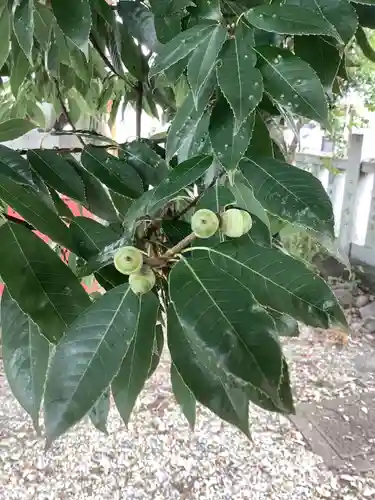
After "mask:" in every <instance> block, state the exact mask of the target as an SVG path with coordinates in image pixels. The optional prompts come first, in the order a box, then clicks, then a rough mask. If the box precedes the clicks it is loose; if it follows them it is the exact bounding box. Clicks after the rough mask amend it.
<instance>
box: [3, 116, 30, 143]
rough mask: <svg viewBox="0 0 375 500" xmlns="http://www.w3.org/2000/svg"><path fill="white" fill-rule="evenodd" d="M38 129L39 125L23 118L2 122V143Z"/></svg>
mask: <svg viewBox="0 0 375 500" xmlns="http://www.w3.org/2000/svg"><path fill="white" fill-rule="evenodd" d="M36 127H37V125H36V124H35V123H34V122H32V121H30V120H24V119H21V118H13V119H12V120H7V121H5V122H2V123H0V142H6V141H12V140H13V139H17V138H18V137H21V136H22V135H24V134H26V133H27V132H29V131H30V130H33V129H34V128H36Z"/></svg>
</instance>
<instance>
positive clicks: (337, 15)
mask: <svg viewBox="0 0 375 500" xmlns="http://www.w3.org/2000/svg"><path fill="white" fill-rule="evenodd" d="M285 4H286V5H297V6H300V7H304V8H306V9H308V10H311V11H313V12H314V13H315V14H317V15H320V16H323V17H324V18H325V19H326V20H327V21H328V22H329V23H331V24H332V26H334V27H335V28H336V31H337V33H338V34H339V35H340V37H341V38H342V40H343V41H344V42H345V44H347V43H348V42H349V41H350V40H351V39H352V38H353V36H354V34H355V32H356V29H357V25H358V19H357V15H356V13H355V10H354V8H353V7H352V5H351V3H350V2H349V0H286V2H285ZM285 4H284V5H285Z"/></svg>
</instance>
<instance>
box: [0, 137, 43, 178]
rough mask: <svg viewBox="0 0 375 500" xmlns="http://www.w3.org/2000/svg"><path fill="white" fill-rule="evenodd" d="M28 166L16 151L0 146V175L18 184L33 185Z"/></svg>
mask: <svg viewBox="0 0 375 500" xmlns="http://www.w3.org/2000/svg"><path fill="white" fill-rule="evenodd" d="M32 174H33V172H32V170H31V167H30V164H29V163H28V162H27V161H26V160H25V158H23V157H22V156H21V155H20V154H19V153H17V151H13V149H10V148H7V147H6V146H3V145H2V144H0V175H3V176H5V177H9V178H11V179H13V180H14V181H15V182H18V183H19V184H26V185H34V186H35V182H34V179H33V175H32Z"/></svg>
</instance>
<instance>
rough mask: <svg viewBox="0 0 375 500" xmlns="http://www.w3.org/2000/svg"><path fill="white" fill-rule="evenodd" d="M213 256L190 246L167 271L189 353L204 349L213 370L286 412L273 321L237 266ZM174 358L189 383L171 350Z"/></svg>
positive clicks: (280, 357)
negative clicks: (189, 251) (187, 253)
mask: <svg viewBox="0 0 375 500" xmlns="http://www.w3.org/2000/svg"><path fill="white" fill-rule="evenodd" d="M222 245H223V244H220V245H219V247H218V248H220V247H221V246H222ZM247 246H248V245H247ZM258 248H265V247H258ZM215 252H216V251H215ZM215 258H216V253H214V252H211V251H210V249H209V248H201V249H200V250H194V251H193V252H192V256H191V257H190V258H189V260H186V259H181V260H180V261H179V262H178V263H177V264H176V265H175V266H174V267H173V269H172V271H171V273H170V275H169V292H170V298H171V301H172V302H173V304H174V307H175V310H176V313H177V315H178V317H179V320H180V323H181V326H183V330H184V332H185V336H186V338H187V339H188V340H187V341H188V342H189V343H190V344H191V349H192V350H193V351H196V352H197V351H198V350H199V349H201V350H202V351H203V353H204V355H205V361H206V363H207V367H208V368H209V369H210V370H211V371H213V374H214V373H215V371H216V370H214V369H213V367H214V366H216V365H218V370H219V371H223V372H224V374H225V379H226V383H227V384H228V383H229V384H230V381H233V382H234V384H236V385H240V386H241V387H244V388H245V390H247V389H249V391H250V392H253V391H254V390H255V391H260V392H261V393H263V394H265V395H266V396H267V397H268V398H270V399H271V400H272V401H273V402H274V404H275V406H277V407H278V408H279V409H280V411H288V408H285V407H284V404H283V401H281V400H280V397H279V391H278V387H279V383H280V379H281V375H282V359H283V358H282V352H281V348H280V345H279V343H278V342H277V340H276V330H275V323H274V322H273V320H272V318H271V316H270V315H269V314H268V313H267V311H266V309H264V308H263V307H262V306H261V305H260V304H259V302H258V301H257V300H256V299H255V298H254V295H253V294H252V293H251V291H250V290H252V288H251V287H249V286H248V283H246V282H245V281H244V279H243V278H242V277H240V279H238V275H237V272H236V271H238V270H240V271H241V268H240V267H238V268H237V269H234V267H235V265H233V266H232V267H233V269H232V268H231V266H230V265H227V263H226V262H225V260H224V259H221V262H220V264H221V265H219V266H217V265H216V261H215ZM254 293H255V291H254ZM168 337H169V335H168ZM203 353H202V354H203ZM197 357H198V356H197ZM172 360H173V361H174V363H175V364H176V367H177V369H178V371H179V372H180V374H181V376H182V377H183V379H184V380H185V383H186V384H187V385H188V386H189V387H190V384H189V382H188V377H187V376H186V370H182V369H181V366H180V363H179V362H178V361H177V360H176V358H175V356H174V355H173V353H172ZM192 391H193V393H194V395H195V396H196V397H197V399H199V397H198V396H197V395H196V391H195V390H194V389H193V390H192ZM249 394H250V393H249ZM211 397H212V396H211ZM213 399H214V398H213ZM204 404H205V403H204Z"/></svg>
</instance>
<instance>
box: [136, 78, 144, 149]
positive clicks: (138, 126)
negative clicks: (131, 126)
mask: <svg viewBox="0 0 375 500" xmlns="http://www.w3.org/2000/svg"><path fill="white" fill-rule="evenodd" d="M142 104H143V83H142V82H138V84H137V101H136V105H135V113H136V115H135V136H136V138H137V139H139V138H140V137H141V132H142V130H141V127H142Z"/></svg>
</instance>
